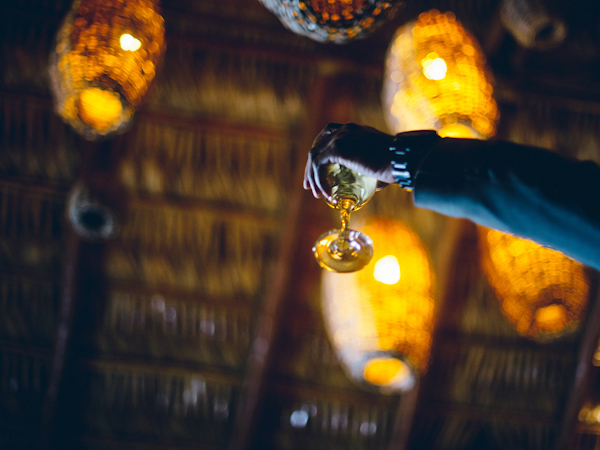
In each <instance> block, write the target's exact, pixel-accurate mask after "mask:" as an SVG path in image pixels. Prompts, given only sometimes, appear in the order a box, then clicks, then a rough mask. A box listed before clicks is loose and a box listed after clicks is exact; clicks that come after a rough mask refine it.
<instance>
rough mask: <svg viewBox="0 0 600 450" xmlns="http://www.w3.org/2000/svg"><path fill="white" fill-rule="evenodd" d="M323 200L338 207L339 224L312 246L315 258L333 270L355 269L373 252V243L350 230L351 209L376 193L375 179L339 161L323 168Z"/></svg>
mask: <svg viewBox="0 0 600 450" xmlns="http://www.w3.org/2000/svg"><path fill="white" fill-rule="evenodd" d="M325 179H326V181H327V184H326V186H327V187H329V188H330V191H329V192H327V195H326V196H325V200H326V201H327V203H328V204H329V206H331V207H332V208H336V209H338V210H339V211H340V218H341V227H340V229H339V230H331V231H328V232H327V233H325V234H323V235H322V236H321V237H320V238H319V239H318V240H317V242H316V244H315V246H314V247H313V252H314V255H315V258H316V259H317V262H318V263H319V264H320V265H321V267H324V268H325V269H327V270H330V271H333V272H355V271H357V270H360V269H362V268H363V267H364V266H366V265H367V264H368V263H369V261H370V260H371V257H372V256H373V244H372V242H371V239H370V238H369V237H368V236H367V235H365V234H364V233H360V232H358V231H355V230H350V229H349V228H348V224H349V222H350V212H351V211H356V210H358V209H360V208H361V207H362V206H363V205H364V204H365V203H366V202H367V201H369V199H370V198H371V197H372V196H373V194H374V193H375V189H376V187H377V180H376V179H375V178H371V177H365V176H364V175H361V174H359V173H357V172H354V171H352V170H350V169H348V168H346V167H344V166H341V165H339V164H330V165H329V166H327V168H326V177H325Z"/></svg>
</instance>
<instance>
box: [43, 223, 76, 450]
mask: <svg viewBox="0 0 600 450" xmlns="http://www.w3.org/2000/svg"><path fill="white" fill-rule="evenodd" d="M65 247H66V249H65V264H64V268H63V269H64V270H63V272H64V275H63V286H62V292H61V298H60V306H59V313H58V329H57V332H56V339H55V343H54V356H53V358H52V364H51V367H50V373H49V380H48V388H47V390H46V396H45V399H44V405H43V409H42V426H41V433H40V436H41V439H40V448H41V449H51V448H54V447H53V439H54V434H55V424H56V422H57V410H58V407H59V401H60V399H59V394H60V391H61V387H62V382H63V379H64V373H65V370H66V367H67V364H68V358H69V356H68V353H69V349H70V345H71V339H72V331H73V321H74V316H75V310H76V302H77V284H78V283H77V281H78V274H79V272H78V268H79V264H80V254H81V253H80V251H81V242H80V239H79V237H78V236H77V235H76V234H75V232H73V231H69V232H68V233H67V237H66V245H65Z"/></svg>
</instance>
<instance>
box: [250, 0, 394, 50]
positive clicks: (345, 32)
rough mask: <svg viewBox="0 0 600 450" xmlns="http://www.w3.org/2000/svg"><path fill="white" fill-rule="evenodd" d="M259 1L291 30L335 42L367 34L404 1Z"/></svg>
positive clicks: (317, 39)
mask: <svg viewBox="0 0 600 450" xmlns="http://www.w3.org/2000/svg"><path fill="white" fill-rule="evenodd" d="M260 1H261V3H262V4H263V5H265V6H266V7H267V9H269V10H270V11H271V12H273V13H274V14H275V15H276V16H277V17H278V18H279V20H280V21H281V23H283V25H284V26H285V27H286V28H288V29H289V30H291V31H293V32H294V33H296V34H299V35H302V36H307V37H309V38H311V39H313V40H315V41H318V42H334V43H338V44H340V43H345V42H348V41H350V40H352V39H358V38H363V37H366V36H368V35H369V34H370V33H371V32H372V31H373V30H375V29H376V28H377V27H378V26H379V25H381V24H382V23H383V22H384V21H385V20H386V19H389V18H391V17H393V15H394V14H395V13H396V12H397V10H398V8H399V6H400V5H401V4H403V2H401V1H399V0H383V1H382V0H260Z"/></svg>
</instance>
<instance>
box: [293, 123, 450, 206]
mask: <svg viewBox="0 0 600 450" xmlns="http://www.w3.org/2000/svg"><path fill="white" fill-rule="evenodd" d="M439 139H440V137H439V136H438V135H437V133H436V132H435V131H429V130H427V131H409V132H406V133H400V134H397V135H396V136H392V135H389V134H386V133H382V132H381V131H379V130H376V129H375V128H371V127H367V126H362V125H356V124H354V123H348V124H345V125H341V124H337V123H330V124H329V125H327V126H326V127H325V128H324V129H323V131H321V133H319V135H318V136H317V138H316V139H315V141H314V142H313V147H312V148H311V149H310V152H309V153H308V161H307V162H306V167H305V169H304V189H310V190H312V193H313V195H314V196H315V197H317V198H320V197H322V196H323V195H324V194H325V195H326V192H327V191H326V190H325V189H324V188H323V185H322V183H321V176H320V174H321V175H322V172H321V168H323V167H325V166H326V165H327V164H334V163H335V164H340V165H342V166H345V167H347V168H349V169H351V170H354V171H355V172H358V173H360V174H362V175H365V176H368V177H373V178H375V179H377V181H378V188H382V187H385V186H387V185H388V184H389V183H399V184H400V185H401V186H402V187H404V188H405V189H407V190H412V185H413V182H414V177H415V176H416V173H417V170H418V168H419V167H420V165H421V163H422V162H423V160H424V159H425V157H426V156H427V154H428V153H429V151H430V150H431V148H432V147H433V145H434V144H435V143H436V142H437V141H438V140H439Z"/></svg>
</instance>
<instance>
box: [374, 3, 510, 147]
mask: <svg viewBox="0 0 600 450" xmlns="http://www.w3.org/2000/svg"><path fill="white" fill-rule="evenodd" d="M490 80H491V76H490V74H489V71H488V70H487V67H486V61H485V57H484V55H483V53H482V51H481V50H480V48H479V45H478V43H477V41H476V40H475V38H474V37H473V36H471V35H470V34H469V33H468V32H467V31H466V30H465V29H464V28H463V27H462V25H461V24H460V23H459V22H458V21H457V20H456V18H455V17H454V14H452V13H445V14H442V13H440V12H439V11H435V10H432V11H429V12H425V13H422V14H421V15H420V16H419V19H418V20H417V21H416V22H413V23H410V24H408V25H405V26H404V27H402V28H400V29H399V30H398V31H397V32H396V35H395V36H394V39H393V40H392V43H391V44H390V47H389V50H388V56H387V63H386V76H385V86H384V91H383V97H384V103H385V105H386V118H387V120H388V123H389V125H390V128H391V129H392V130H393V131H394V132H397V133H398V132H402V131H409V130H415V129H435V130H438V131H439V132H440V133H442V132H444V133H446V135H447V136H453V137H479V138H484V137H489V136H492V135H493V134H494V133H495V131H496V122H497V120H498V108H497V105H496V102H495V101H494V99H493V97H492V94H493V88H492V85H491V82H490ZM467 130H468V131H467Z"/></svg>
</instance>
